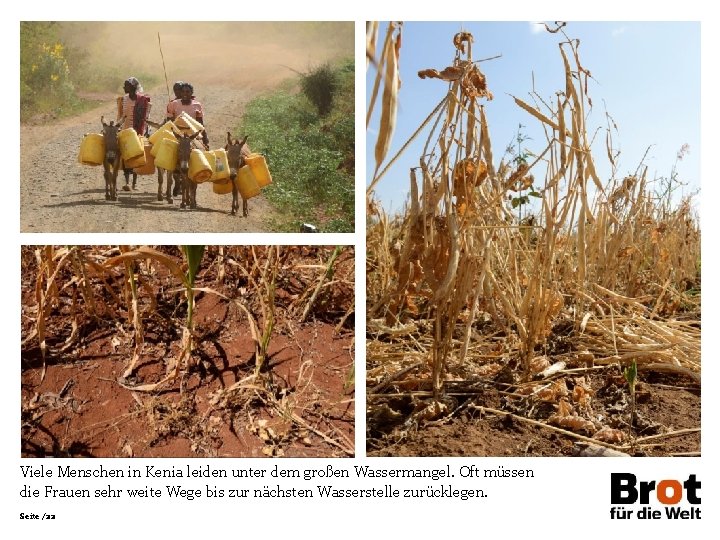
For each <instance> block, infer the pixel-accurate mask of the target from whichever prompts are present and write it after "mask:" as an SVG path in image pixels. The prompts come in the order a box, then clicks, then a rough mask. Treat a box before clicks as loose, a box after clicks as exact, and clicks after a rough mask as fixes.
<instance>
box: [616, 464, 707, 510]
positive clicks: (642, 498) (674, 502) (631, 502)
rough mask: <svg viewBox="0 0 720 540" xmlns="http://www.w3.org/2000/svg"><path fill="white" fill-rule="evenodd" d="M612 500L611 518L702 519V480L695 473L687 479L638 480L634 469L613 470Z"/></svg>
mask: <svg viewBox="0 0 720 540" xmlns="http://www.w3.org/2000/svg"><path fill="white" fill-rule="evenodd" d="M610 504H612V505H613V506H611V507H610V519H663V518H664V519H700V480H698V479H697V475H694V474H690V475H688V477H687V479H686V480H678V479H664V480H638V478H637V476H635V475H634V474H632V473H611V474H610ZM638 505H639V506H638ZM658 505H661V506H660V508H658V507H657V506H658Z"/></svg>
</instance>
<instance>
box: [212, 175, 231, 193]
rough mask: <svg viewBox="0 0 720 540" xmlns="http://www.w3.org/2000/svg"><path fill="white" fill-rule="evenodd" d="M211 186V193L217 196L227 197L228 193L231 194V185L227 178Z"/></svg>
mask: <svg viewBox="0 0 720 540" xmlns="http://www.w3.org/2000/svg"><path fill="white" fill-rule="evenodd" d="M212 185H213V193H217V194H218V195H227V194H228V193H232V189H233V183H232V181H231V180H230V179H229V178H225V179H224V180H218V181H217V182H213V183H212Z"/></svg>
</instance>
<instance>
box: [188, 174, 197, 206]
mask: <svg viewBox="0 0 720 540" xmlns="http://www.w3.org/2000/svg"><path fill="white" fill-rule="evenodd" d="M188 182H190V208H197V184H196V183H195V182H193V181H192V180H190V179H189V178H188Z"/></svg>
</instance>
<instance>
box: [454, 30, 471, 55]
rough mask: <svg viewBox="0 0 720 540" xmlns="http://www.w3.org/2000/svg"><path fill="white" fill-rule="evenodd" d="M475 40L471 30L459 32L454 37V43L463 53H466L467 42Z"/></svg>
mask: <svg viewBox="0 0 720 540" xmlns="http://www.w3.org/2000/svg"><path fill="white" fill-rule="evenodd" d="M473 41H474V40H473V36H472V34H471V33H470V32H458V33H457V34H455V36H454V37H453V45H455V48H456V49H457V50H458V51H460V52H461V53H463V54H465V43H472V42H473Z"/></svg>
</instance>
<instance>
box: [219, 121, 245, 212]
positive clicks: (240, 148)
mask: <svg viewBox="0 0 720 540" xmlns="http://www.w3.org/2000/svg"><path fill="white" fill-rule="evenodd" d="M248 137H249V135H245V138H244V139H243V140H242V141H240V140H238V139H235V142H233V140H232V136H231V135H230V132H229V131H228V132H227V144H226V145H225V151H226V152H227V157H228V166H229V167H230V179H231V180H232V206H231V207H230V215H233V216H234V215H235V213H236V212H237V211H238V209H239V208H240V204H239V202H238V195H239V193H238V188H237V186H236V185H235V178H237V174H238V171H239V170H240V169H241V168H242V167H243V166H244V165H245V158H246V157H247V156H249V155H250V148H248V146H247V144H246V143H247V140H248ZM242 207H243V209H242V211H243V217H247V215H248V205H247V201H246V200H245V199H243V202H242Z"/></svg>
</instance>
